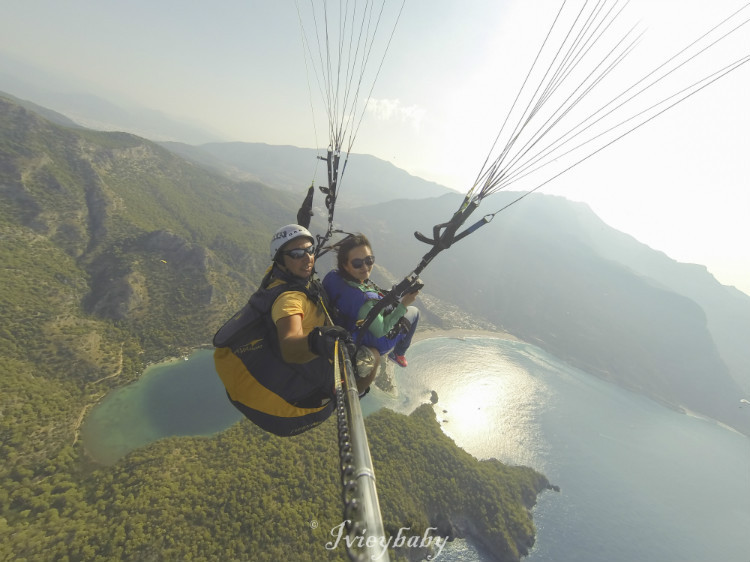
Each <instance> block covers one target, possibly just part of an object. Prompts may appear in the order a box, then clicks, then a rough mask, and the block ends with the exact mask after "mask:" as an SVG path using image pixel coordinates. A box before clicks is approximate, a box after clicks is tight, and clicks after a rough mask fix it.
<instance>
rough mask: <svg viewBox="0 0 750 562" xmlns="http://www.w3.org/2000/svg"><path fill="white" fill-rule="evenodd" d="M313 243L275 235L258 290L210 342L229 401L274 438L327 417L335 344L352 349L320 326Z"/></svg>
mask: <svg viewBox="0 0 750 562" xmlns="http://www.w3.org/2000/svg"><path fill="white" fill-rule="evenodd" d="M314 242H315V239H314V237H313V235H312V234H310V232H309V231H308V230H307V229H306V228H304V227H302V226H300V225H298V224H288V225H286V226H283V227H281V228H280V229H279V230H277V231H276V232H275V233H274V235H273V237H272V239H271V244H270V256H271V259H272V264H271V266H270V267H269V268H268V270H267V271H266V275H265V276H264V278H263V280H262V282H261V285H260V288H259V289H258V290H257V291H256V292H255V293H254V294H253V295H252V296H251V297H250V300H249V301H248V303H247V304H246V305H245V307H243V308H242V309H241V310H240V311H239V312H238V313H237V314H235V315H234V316H233V317H232V318H231V319H230V320H229V321H228V322H227V323H226V324H225V325H224V326H223V327H222V328H221V329H220V330H219V331H218V332H217V333H216V335H215V336H214V346H215V347H216V350H215V351H214V363H215V366H216V371H217V373H218V374H219V377H220V378H221V380H222V382H223V383H224V386H225V387H226V390H227V394H228V395H229V399H230V401H231V402H232V404H233V405H234V406H235V407H236V408H237V409H238V410H240V411H241V412H242V413H243V414H245V416H246V417H248V418H249V419H250V420H251V421H252V422H254V423H255V424H257V425H258V426H260V427H262V428H263V429H265V430H267V431H270V432H272V433H275V434H277V435H283V436H288V435H295V434H298V433H301V432H303V431H306V430H307V429H310V428H311V427H314V426H315V425H318V424H319V423H321V422H322V421H324V420H325V419H327V418H328V416H330V415H331V412H332V411H333V406H334V400H333V398H334V380H333V366H332V362H331V359H333V353H334V345H335V341H336V340H337V339H338V340H339V341H340V343H341V344H342V345H348V346H350V348H353V344H352V343H351V342H352V340H351V336H350V334H349V332H348V331H347V330H345V329H344V328H341V327H339V326H332V325H330V324H329V323H328V319H327V317H326V313H325V306H326V300H327V299H326V295H325V292H324V291H323V288H322V286H321V284H320V282H319V281H317V280H316V279H314V278H313V266H314V264H315V247H314Z"/></svg>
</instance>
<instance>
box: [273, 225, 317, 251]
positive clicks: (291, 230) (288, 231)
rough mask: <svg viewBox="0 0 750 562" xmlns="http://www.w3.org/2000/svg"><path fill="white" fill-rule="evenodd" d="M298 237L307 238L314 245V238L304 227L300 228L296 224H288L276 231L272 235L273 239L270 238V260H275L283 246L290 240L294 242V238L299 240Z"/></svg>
mask: <svg viewBox="0 0 750 562" xmlns="http://www.w3.org/2000/svg"><path fill="white" fill-rule="evenodd" d="M300 236H304V237H305V238H308V239H309V240H310V242H312V243H313V244H315V238H314V237H313V235H312V234H310V231H309V230H307V229H306V228H305V227H304V226H300V225H298V224H288V225H286V226H282V227H281V228H280V229H278V230H277V231H276V232H275V233H274V235H273V238H271V259H272V260H275V259H276V254H277V253H278V251H279V250H280V249H281V247H282V246H283V245H284V244H286V243H287V242H289V241H291V240H294V239H295V238H299V237H300Z"/></svg>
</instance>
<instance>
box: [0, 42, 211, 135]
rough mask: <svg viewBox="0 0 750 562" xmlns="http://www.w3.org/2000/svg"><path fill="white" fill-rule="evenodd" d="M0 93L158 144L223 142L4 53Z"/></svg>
mask: <svg viewBox="0 0 750 562" xmlns="http://www.w3.org/2000/svg"><path fill="white" fill-rule="evenodd" d="M0 92H7V93H8V94H11V95H13V96H16V97H17V98H23V99H26V100H33V101H34V102H35V103H36V104H38V105H40V106H44V108H47V109H46V111H49V110H53V111H54V112H57V113H58V114H61V115H64V116H65V117H66V118H67V119H69V120H71V121H73V122H75V124H77V125H78V126H82V127H88V128H90V129H97V130H102V131H125V132H128V133H133V134H135V135H139V136H142V137H145V138H149V139H153V140H158V141H177V140H179V141H182V142H189V143H205V142H212V141H217V140H221V135H219V134H218V133H216V132H212V131H210V130H208V128H207V127H202V126H199V125H192V124H188V123H185V122H184V120H179V119H175V118H172V117H170V116H168V115H167V114H165V113H164V112H162V111H157V110H154V109H151V108H148V107H143V106H139V105H136V104H128V105H125V104H122V103H113V102H111V101H110V100H108V99H105V98H103V97H101V96H97V95H93V94H91V93H90V92H88V91H87V90H85V89H82V87H81V85H80V84H77V83H75V82H73V81H71V80H70V79H69V78H68V77H66V76H61V75H56V74H53V73H51V72H48V71H45V70H42V69H40V68H37V67H35V66H33V65H31V64H28V63H26V62H24V61H21V60H18V59H16V58H13V57H11V56H9V55H7V54H5V53H0ZM8 94H4V95H6V96H7V95H8ZM53 121H54V119H53Z"/></svg>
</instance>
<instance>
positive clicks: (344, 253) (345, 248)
mask: <svg viewBox="0 0 750 562" xmlns="http://www.w3.org/2000/svg"><path fill="white" fill-rule="evenodd" d="M358 246H367V247H368V248H372V246H370V241H369V240H368V239H367V236H365V235H364V234H350V235H349V236H347V237H346V238H344V239H343V240H342V241H341V242H337V243H336V244H334V248H336V266H337V267H338V268H339V271H345V270H344V266H345V265H346V262H347V261H349V252H351V251H352V250H353V249H354V248H356V247H358Z"/></svg>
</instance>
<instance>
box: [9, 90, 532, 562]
mask: <svg viewBox="0 0 750 562" xmlns="http://www.w3.org/2000/svg"><path fill="white" fill-rule="evenodd" d="M296 204H297V201H296V198H293V197H287V196H285V195H284V194H282V193H279V192H277V191H275V190H272V189H270V188H268V187H265V186H263V185H260V184H254V183H236V182H232V181H230V180H227V179H226V178H224V177H222V176H220V175H216V174H213V173H209V172H207V171H205V170H203V169H202V168H200V167H198V166H196V165H194V164H191V163H188V162H186V161H184V160H182V159H181V158H179V157H177V156H175V155H173V154H171V153H169V152H168V151H166V150H165V149H163V148H161V147H159V146H158V145H156V144H153V143H151V142H149V141H147V140H144V139H141V138H138V137H135V136H132V135H128V134H124V133H101V132H94V131H89V130H85V129H72V128H67V127H65V126H62V125H56V124H53V123H51V122H49V121H46V120H45V119H43V118H41V117H40V116H38V115H36V114H34V113H32V112H31V111H29V110H28V109H25V108H23V107H21V106H19V105H17V104H15V103H13V102H12V100H8V99H3V98H0V239H1V240H2V244H0V284H1V285H2V287H3V290H2V291H1V292H0V319H2V323H0V372H2V377H0V413H1V415H0V443H1V445H0V446H1V448H2V449H1V450H0V458H2V464H0V481H2V488H0V545H1V546H0V559H3V560H5V559H9V560H24V559H26V560H65V559H68V560H189V559H196V560H198V559H200V560H227V559H253V560H281V559H289V560H321V559H335V560H343V559H345V554H344V552H343V551H342V550H334V551H328V550H326V549H325V548H324V545H325V543H326V542H328V541H329V540H330V537H331V535H330V530H331V529H332V528H333V527H334V526H335V525H337V524H338V523H340V521H341V505H340V501H341V500H340V491H339V490H338V489H337V488H338V486H337V481H338V478H339V475H338V471H337V451H336V450H335V447H336V438H335V427H334V426H333V425H332V422H331V423H328V424H325V425H323V426H321V427H320V428H318V429H316V430H315V432H310V433H309V434H305V435H304V436H300V437H299V438H296V439H294V440H281V439H276V438H272V437H271V436H269V435H267V434H264V433H262V432H259V431H258V430H256V429H255V428H254V427H253V426H252V425H250V424H248V423H244V422H243V423H240V424H238V425H236V426H235V427H233V428H232V429H230V430H229V431H227V432H225V433H223V434H221V435H220V436H218V437H216V438H212V439H202V438H195V439H191V438H174V439H168V440H164V441H161V442H158V443H155V444H153V445H152V446H150V447H147V448H144V449H142V450H138V451H136V452H134V453H133V454H132V455H130V456H129V457H127V458H125V459H123V460H122V461H121V462H120V463H118V464H117V465H115V466H114V467H110V468H97V467H96V466H92V465H91V463H90V462H88V461H87V459H86V458H85V455H84V453H83V450H82V448H81V443H80V441H79V440H78V428H79V426H80V423H81V420H82V419H83V418H84V416H85V414H86V412H87V411H88V409H89V408H90V407H91V406H92V405H93V404H94V403H96V401H97V400H99V399H100V398H101V397H102V396H104V395H105V394H106V393H107V392H108V391H109V390H111V389H112V388H114V387H115V386H119V385H123V384H126V383H127V382H128V381H131V380H133V379H134V378H135V377H137V376H138V375H139V374H140V373H141V372H142V371H143V368H144V367H145V365H146V364H147V363H148V362H153V361H158V360H161V359H163V358H165V357H168V356H170V355H174V354H178V353H183V352H184V351H185V350H187V349H190V348H192V347H195V346H199V345H204V344H206V343H208V342H210V339H211V336H212V335H213V332H214V331H215V330H216V328H217V326H218V325H219V324H220V323H221V321H223V320H224V319H225V318H226V317H227V315H228V314H230V313H231V312H234V311H235V310H236V309H237V308H238V307H239V306H240V305H241V304H242V303H243V302H244V300H245V299H246V298H247V297H248V295H249V294H250V293H251V291H252V290H253V288H254V286H255V282H256V280H258V279H260V277H261V275H262V273H263V271H264V269H265V267H266V266H267V264H268V257H267V253H266V252H267V250H266V248H267V241H268V239H269V237H270V233H271V232H272V231H273V230H274V229H275V228H276V227H278V225H279V224H284V223H287V222H291V220H293V217H294V215H295V213H296ZM427 414H431V410H430V411H428V412H420V413H418V414H416V416H417V417H416V418H413V419H415V420H416V421H412V422H405V421H404V420H403V419H402V418H403V416H396V415H395V414H389V413H382V414H379V415H378V416H375V417H374V418H373V420H372V421H371V422H370V423H373V424H377V429H376V431H377V432H378V433H380V434H382V435H383V436H387V435H390V434H391V433H392V432H393V431H395V430H396V428H398V431H399V435H398V437H399V438H398V440H397V441H396V443H394V442H391V441H390V440H388V439H385V440H383V441H379V442H378V441H377V440H375V442H373V456H374V457H375V458H376V470H377V471H379V472H381V473H383V474H386V475H389V476H387V477H386V481H387V483H384V485H383V491H382V494H383V495H382V497H381V502H382V503H383V505H384V511H386V512H387V516H386V522H387V525H388V527H389V529H398V528H399V527H402V526H409V525H412V526H413V528H414V529H415V530H416V529H423V528H424V526H425V525H426V524H427V523H430V524H431V523H432V520H433V518H436V520H439V521H441V522H445V521H449V520H451V518H453V517H455V522H456V525H455V526H449V527H447V528H448V529H449V532H453V533H456V532H457V533H462V532H466V533H472V532H475V533H476V535H477V538H479V539H480V540H485V541H488V543H489V544H492V545H494V547H496V548H498V549H502V550H500V551H501V552H503V556H504V557H505V558H504V559H507V560H517V559H518V556H519V555H520V554H522V553H523V552H525V549H526V548H528V546H529V545H530V544H532V542H533V525H532V523H531V520H530V516H529V513H528V510H527V508H528V507H529V506H530V505H532V504H533V502H534V499H535V497H536V494H537V493H538V492H539V491H540V490H542V489H544V488H545V487H546V486H547V483H546V480H545V479H544V477H542V476H541V475H538V474H536V473H534V472H533V471H531V470H529V469H521V468H519V469H510V468H507V467H504V466H502V465H500V464H499V463H477V462H476V461H475V460H474V459H472V458H471V457H469V456H468V455H466V454H465V453H463V452H462V451H460V450H458V449H457V448H456V447H455V445H454V444H453V443H452V442H449V441H448V440H446V438H445V436H444V435H443V434H442V432H441V431H440V429H439V426H438V424H437V423H436V422H435V420H434V418H433V419H429V418H430V416H429V415H427ZM416 440H420V441H423V442H420V443H418V444H416V443H415V442H414V441H416ZM394 445H397V450H393V449H392V447H393V446H394ZM428 446H429V447H431V448H430V454H434V455H437V457H438V458H440V459H441V462H440V463H434V462H429V463H425V462H424V459H425V458H427V457H428V455H427V452H426V450H424V449H423V447H428ZM412 451H414V452H412ZM451 459H455V460H451ZM428 482H433V483H435V486H433V487H425V483H428ZM487 486H489V488H486V487H487ZM412 487H413V488H414V489H413V490H412V489H411V488H412ZM478 489H481V493H480V492H478V491H477V490H478ZM404 490H407V491H408V495H407V496H405V495H404ZM480 496H481V498H480ZM480 500H481V501H483V502H484V505H485V507H484V508H483V509H482V511H481V512H479V513H477V512H475V511H473V510H472V507H473V506H474V505H475V504H476V502H478V501H480ZM314 517H316V518H318V520H319V522H320V525H319V527H318V530H317V531H316V532H312V526H311V525H310V521H311V520H312V519H313V518H314ZM461 529H464V530H463V531H462V530H461Z"/></svg>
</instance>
